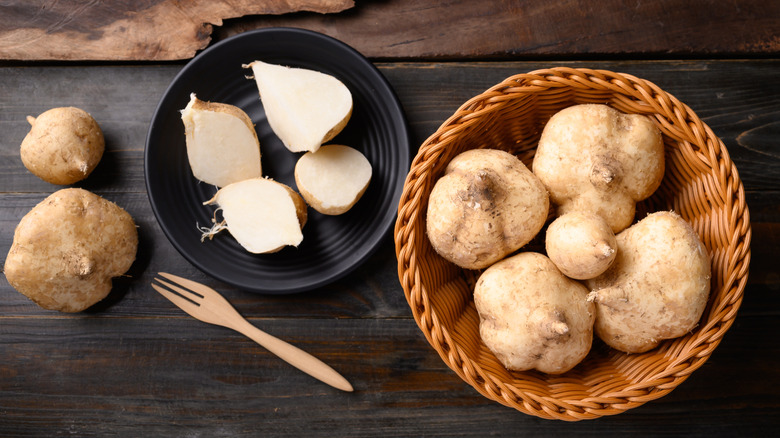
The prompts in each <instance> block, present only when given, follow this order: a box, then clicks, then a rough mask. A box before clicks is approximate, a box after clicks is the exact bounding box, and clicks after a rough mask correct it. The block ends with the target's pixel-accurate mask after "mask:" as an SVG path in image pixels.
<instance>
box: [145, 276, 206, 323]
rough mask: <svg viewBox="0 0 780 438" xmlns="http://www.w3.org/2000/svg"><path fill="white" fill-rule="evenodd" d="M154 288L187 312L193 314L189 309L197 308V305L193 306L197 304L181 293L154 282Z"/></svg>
mask: <svg viewBox="0 0 780 438" xmlns="http://www.w3.org/2000/svg"><path fill="white" fill-rule="evenodd" d="M152 288H153V289H154V290H156V291H157V292H159V293H161V294H162V295H163V296H164V297H165V298H167V299H168V300H170V301H171V302H172V303H173V304H175V305H176V307H178V308H180V309H182V310H184V311H185V312H187V313H189V314H190V315H192V313H191V312H190V311H189V309H193V310H195V309H197V307H193V306H197V305H196V304H193V302H192V301H190V300H188V299H186V298H183V297H181V296H179V295H176V294H175V293H173V292H171V291H169V290H167V289H165V288H164V287H161V286H159V285H157V284H154V283H152ZM192 316H195V315H192ZM196 318H197V317H196Z"/></svg>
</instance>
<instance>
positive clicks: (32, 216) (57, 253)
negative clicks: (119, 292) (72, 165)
mask: <svg viewBox="0 0 780 438" xmlns="http://www.w3.org/2000/svg"><path fill="white" fill-rule="evenodd" d="M137 248H138V232H137V230H136V227H135V223H134V222H133V219H132V217H130V215H129V214H128V213H127V212H126V211H125V210H123V209H122V208H121V207H119V206H117V205H116V204H114V203H113V202H110V201H108V200H106V199H103V198H101V197H100V196H98V195H95V194H93V193H90V192H88V191H86V190H83V189H77V188H70V189H62V190H59V191H57V192H54V193H53V194H52V195H50V196H49V197H47V198H46V199H44V200H43V201H42V202H41V203H39V204H38V205H36V206H35V207H33V209H32V210H30V212H29V213H27V214H26V215H25V216H24V217H23V218H22V220H21V221H20V222H19V225H18V226H17V227H16V231H15V232H14V240H13V243H12V245H11V249H10V251H9V252H8V257H7V258H6V260H5V267H4V271H5V276H6V278H7V279H8V282H9V283H10V284H11V286H13V287H14V288H15V289H16V290H17V291H19V292H21V293H22V294H24V295H26V296H27V297H28V298H30V299H31V300H33V301H34V302H35V303H37V304H38V305H39V306H41V307H43V308H45V309H51V310H59V311H61V312H80V311H82V310H84V309H86V308H88V307H90V306H92V305H93V304H95V303H97V302H98V301H100V300H102V299H103V298H105V297H106V296H107V295H108V293H109V292H110V291H111V287H112V283H111V279H112V278H114V277H118V276H120V275H123V274H124V273H125V272H126V271H127V270H128V269H130V266H131V265H132V264H133V261H134V260H135V254H136V250H137Z"/></svg>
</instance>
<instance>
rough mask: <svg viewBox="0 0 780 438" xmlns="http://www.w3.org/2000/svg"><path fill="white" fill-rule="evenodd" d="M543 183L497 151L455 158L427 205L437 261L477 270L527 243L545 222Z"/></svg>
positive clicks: (471, 153)
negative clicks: (442, 258) (445, 261)
mask: <svg viewBox="0 0 780 438" xmlns="http://www.w3.org/2000/svg"><path fill="white" fill-rule="evenodd" d="M548 209H549V199H548V197H547V191H546V190H545V188H544V186H543V185H542V183H541V182H540V181H539V180H538V179H537V178H536V177H535V176H534V175H533V173H531V171H529V170H528V168H526V167H525V165H523V163H522V161H520V160H519V159H518V158H517V157H515V156H513V155H511V154H509V153H507V152H504V151H500V150H496V149H474V150H470V151H466V152H463V153H462V154H460V155H458V156H456V157H455V158H453V159H452V161H450V163H449V164H448V166H447V168H446V170H445V172H444V176H442V177H441V178H440V179H439V180H438V181H437V182H436V184H435V185H434V187H433V190H432V191H431V194H430V197H429V199H428V211H427V234H428V239H429V240H430V242H431V245H432V246H433V248H434V249H435V250H436V252H438V253H439V254H440V255H441V256H442V257H444V258H445V259H447V260H449V261H450V262H452V263H454V264H456V265H458V266H460V267H462V268H466V269H481V268H485V267H487V266H490V265H491V264H493V263H495V262H496V261H498V260H501V259H502V258H504V257H505V256H507V255H509V254H511V253H513V252H514V251H516V250H518V249H520V248H521V247H523V246H524V245H525V244H527V243H528V242H530V241H531V239H533V238H534V237H535V236H536V234H537V233H538V232H539V231H540V230H541V229H542V227H543V226H544V223H545V221H546V220H547V213H548Z"/></svg>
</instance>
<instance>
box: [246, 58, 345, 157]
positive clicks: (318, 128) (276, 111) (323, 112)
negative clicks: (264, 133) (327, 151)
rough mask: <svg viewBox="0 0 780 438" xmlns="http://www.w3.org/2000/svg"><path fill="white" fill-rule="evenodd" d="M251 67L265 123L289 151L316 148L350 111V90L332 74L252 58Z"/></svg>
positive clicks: (337, 127) (332, 132) (343, 120)
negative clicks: (264, 115)
mask: <svg viewBox="0 0 780 438" xmlns="http://www.w3.org/2000/svg"><path fill="white" fill-rule="evenodd" d="M244 67H251V68H252V72H253V74H254V79H255V82H256V83H257V89H258V91H259V92H260V100H261V101H262V103H263V108H264V109H265V114H266V117H267V118H268V124H269V125H270V126H271V129H273V131H274V133H275V134H276V136H277V137H279V139H280V140H282V143H284V145H285V146H286V147H287V149H289V150H291V151H292V152H306V151H312V152H313V151H316V150H317V149H319V147H320V145H322V144H323V143H325V142H326V141H329V140H330V139H332V138H333V137H335V136H336V135H337V134H338V133H339V132H341V130H342V129H344V126H346V124H347V122H348V121H349V118H350V116H351V115H352V93H350V92H349V89H348V88H347V86H346V85H344V83H342V82H341V81H339V80H338V79H336V78H335V77H333V76H330V75H327V74H325V73H321V72H318V71H314V70H308V69H303V68H291V67H286V66H281V65H275V64H268V63H265V62H262V61H255V62H252V63H251V64H249V65H245V66H244Z"/></svg>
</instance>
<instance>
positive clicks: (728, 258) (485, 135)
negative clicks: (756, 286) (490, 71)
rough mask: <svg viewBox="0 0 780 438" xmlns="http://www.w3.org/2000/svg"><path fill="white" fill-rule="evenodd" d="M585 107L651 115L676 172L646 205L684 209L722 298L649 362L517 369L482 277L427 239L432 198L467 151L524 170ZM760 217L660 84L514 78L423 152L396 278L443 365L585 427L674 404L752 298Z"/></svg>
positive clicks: (732, 170) (703, 129)
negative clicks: (493, 319) (555, 125)
mask: <svg viewBox="0 0 780 438" xmlns="http://www.w3.org/2000/svg"><path fill="white" fill-rule="evenodd" d="M578 103H605V104H608V105H610V106H612V107H614V108H616V109H618V110H621V111H623V112H626V113H639V114H647V115H648V116H650V117H651V118H652V119H653V120H654V121H655V122H656V124H657V126H658V127H659V128H660V129H661V131H662V132H663V135H664V143H665V147H666V174H665V176H664V181H663V183H662V185H661V187H660V188H659V189H658V191H657V192H656V193H655V194H654V195H653V196H652V197H651V198H650V199H648V200H646V201H644V202H642V203H641V204H640V205H638V206H637V218H641V217H644V215H645V214H646V213H647V212H650V211H658V210H674V211H676V212H678V213H679V214H681V215H682V216H683V217H684V218H685V219H686V220H687V221H688V222H689V223H690V224H691V225H692V226H693V227H694V229H695V230H696V231H697V232H698V233H699V235H700V236H701V238H702V241H703V242H704V244H705V245H706V246H707V248H708V249H709V251H710V255H711V257H712V272H713V276H712V292H711V295H710V299H709V303H708V307H707V309H706V310H705V313H704V316H703V317H702V320H701V322H700V324H699V325H698V326H697V328H696V329H695V330H694V331H693V332H691V333H689V334H688V335H686V336H684V337H681V338H678V339H675V340H670V341H666V342H663V343H662V344H661V345H660V346H659V347H658V348H656V349H654V350H651V351H649V352H647V353H643V354H631V355H629V354H624V353H620V352H618V351H615V350H612V349H610V348H609V347H607V346H606V345H605V344H603V343H602V342H600V341H598V340H594V344H593V348H592V350H591V352H590V354H589V355H588V357H587V358H586V359H585V360H584V361H583V362H582V363H580V364H579V365H578V366H577V367H575V368H574V369H573V370H571V371H569V372H568V373H566V374H563V375H558V376H555V375H547V374H543V373H539V372H535V371H529V372H509V371H507V370H506V369H505V368H504V367H503V366H502V365H501V364H500V363H499V362H498V360H497V359H496V358H495V356H493V354H492V353H491V352H490V351H489V350H488V349H487V347H485V345H484V344H483V343H482V341H481V340H480V337H479V329H478V325H479V317H478V316H477V312H476V309H475V307H474V303H473V300H472V290H473V285H474V283H475V281H476V278H477V277H478V276H479V274H480V272H477V271H468V270H463V269H460V268H457V267H456V266H454V265H452V264H450V263H448V262H446V261H445V260H444V259H442V258H441V257H439V256H438V255H437V254H436V253H435V251H434V250H433V249H432V248H431V245H430V244H429V242H428V239H427V237H426V235H425V212H426V209H427V202H428V195H429V193H430V191H431V189H432V187H433V185H434V183H435V182H436V180H437V179H438V177H439V176H441V174H442V172H443V170H444V168H445V166H446V165H447V163H448V162H449V161H450V159H452V158H453V157H454V156H455V155H457V154H458V153H460V152H463V151H465V150H468V149H473V148H479V147H490V148H497V149H503V150H506V151H509V152H511V153H514V154H515V155H517V156H518V157H520V158H521V159H522V160H523V162H525V163H526V165H530V163H531V160H532V159H533V154H534V151H535V147H536V143H537V142H538V140H539V136H540V134H541V130H542V128H543V127H544V124H545V123H546V122H547V120H548V119H549V118H550V116H551V115H552V114H554V113H555V112H557V111H558V110H560V109H562V108H565V107H567V106H570V105H574V104H578ZM750 236H751V230H750V218H749V213H748V208H747V205H746V204H745V194H744V189H743V187H742V182H741V181H740V179H739V176H738V174H737V169H736V167H735V166H734V164H733V163H732V162H731V159H730V158H729V155H728V153H727V151H726V148H725V147H724V145H723V143H722V142H721V141H720V140H719V139H718V138H717V137H716V136H715V134H713V132H712V131H711V130H710V128H709V127H708V126H707V125H706V124H704V123H703V122H702V121H701V120H700V119H699V118H698V117H697V116H696V114H694V113H693V111H691V109H690V108H688V107H687V106H686V105H685V104H683V103H681V102H679V101H678V100H677V99H675V98H674V97H673V96H671V95H669V94H668V93H666V92H664V91H663V90H661V89H660V88H658V87H657V86H656V85H654V84H652V83H650V82H648V81H645V80H642V79H638V78H636V77H633V76H629V75H626V74H620V73H613V72H609V71H603V70H587V69H571V68H553V69H548V70H537V71H534V72H531V73H528V74H520V75H516V76H512V77H510V78H508V79H506V80H505V81H503V82H502V83H500V84H498V85H496V86H494V87H492V88H490V89H489V90H487V91H485V92H484V93H482V94H480V95H478V96H476V97H474V98H472V99H471V100H469V101H468V102H466V103H465V104H463V105H462V106H461V107H460V108H459V109H458V110H457V112H456V113H455V114H454V115H453V116H452V117H450V118H449V119H448V120H447V121H445V122H444V124H443V125H442V126H441V127H440V128H439V129H438V131H436V133H434V134H433V135H432V136H431V137H430V138H428V139H427V140H426V141H425V143H423V144H422V146H421V147H420V150H419V152H418V154H417V156H416V157H415V159H414V161H413V162H412V166H411V169H410V172H409V175H408V176H407V179H406V183H405V185H404V191H403V194H402V196H401V200H400V204H399V211H398V220H397V222H396V226H395V248H396V255H397V258H398V276H399V279H400V281H401V285H402V287H403V289H404V293H405V294H406V299H407V301H408V303H409V306H410V307H411V310H412V313H413V315H414V319H415V320H416V321H417V324H418V325H419V327H420V329H421V330H422V331H423V333H424V334H425V337H426V338H427V340H428V342H429V343H430V344H431V345H432V346H433V348H434V349H435V350H436V351H437V352H438V353H439V355H440V356H441V358H442V359H443V360H444V362H445V363H446V364H447V365H448V366H449V367H450V368H451V369H452V370H453V371H455V372H456V373H457V374H458V375H459V376H460V377H461V378H462V379H463V380H464V381H466V382H467V383H468V384H470V385H471V386H473V387H474V388H475V389H476V390H477V391H479V392H480V393H481V394H482V395H484V396H485V397H487V398H489V399H492V400H495V401H497V402H499V403H502V404H504V405H506V406H509V407H513V408H515V409H517V410H519V411H521V412H524V413H527V414H531V415H536V416H539V417H542V418H548V419H559V420H567V421H577V420H583V419H592V418H597V417H601V416H605V415H614V414H619V413H621V412H623V411H626V410H628V409H631V408H635V407H637V406H640V405H642V404H644V403H646V402H648V401H650V400H654V399H657V398H659V397H662V396H664V395H665V394H667V393H669V392H670V391H671V390H673V389H674V388H675V387H677V385H679V384H680V383H682V382H683V381H684V380H685V379H686V378H688V376H689V375H690V374H691V373H692V372H693V371H694V370H696V369H697V368H699V367H700V366H701V365H702V364H704V362H705V361H706V360H707V359H708V358H709V356H710V354H712V352H713V350H714V349H715V347H717V345H718V344H719V343H720V340H721V338H722V337H723V335H724V333H725V332H726V330H728V329H729V327H730V326H731V324H732V322H733V321H734V318H735V316H736V314H737V310H738V308H739V306H740V303H741V301H742V293H743V290H744V288H745V284H746V282H747V275H748V265H749V262H750Z"/></svg>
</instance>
